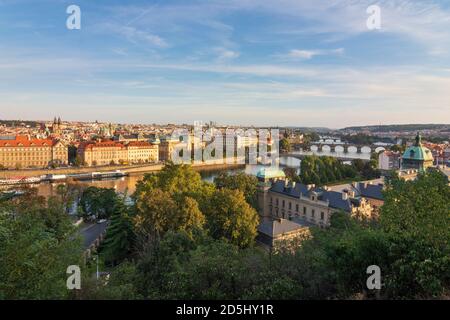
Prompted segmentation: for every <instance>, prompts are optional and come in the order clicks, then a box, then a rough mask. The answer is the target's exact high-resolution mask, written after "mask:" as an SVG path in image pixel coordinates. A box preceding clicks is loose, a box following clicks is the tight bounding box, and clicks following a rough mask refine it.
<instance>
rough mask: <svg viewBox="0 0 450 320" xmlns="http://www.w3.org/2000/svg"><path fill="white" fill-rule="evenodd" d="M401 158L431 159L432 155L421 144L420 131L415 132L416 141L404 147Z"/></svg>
mask: <svg viewBox="0 0 450 320" xmlns="http://www.w3.org/2000/svg"><path fill="white" fill-rule="evenodd" d="M402 158H403V159H405V160H419V161H428V160H431V161H433V155H432V154H431V151H430V149H428V148H426V147H424V146H423V145H422V137H421V136H420V133H417V136H416V143H415V144H414V145H412V146H411V147H409V148H407V149H406V151H405V153H403V157H402Z"/></svg>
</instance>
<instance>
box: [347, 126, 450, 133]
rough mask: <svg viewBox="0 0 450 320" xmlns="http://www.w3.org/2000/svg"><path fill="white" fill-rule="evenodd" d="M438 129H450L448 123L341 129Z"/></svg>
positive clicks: (380, 130)
mask: <svg viewBox="0 0 450 320" xmlns="http://www.w3.org/2000/svg"><path fill="white" fill-rule="evenodd" d="M439 129H450V124H397V125H396V124H393V125H382V126H364V127H348V128H344V129H341V130H342V131H346V130H353V131H358V130H359V131H363V130H369V131H376V132H390V131H406V132H416V131H423V130H439Z"/></svg>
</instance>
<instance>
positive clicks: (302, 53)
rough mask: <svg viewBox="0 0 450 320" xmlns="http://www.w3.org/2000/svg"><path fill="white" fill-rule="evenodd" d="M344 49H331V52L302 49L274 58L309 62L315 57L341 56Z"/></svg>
mask: <svg viewBox="0 0 450 320" xmlns="http://www.w3.org/2000/svg"><path fill="white" fill-rule="evenodd" d="M344 51H345V50H344V48H338V49H331V50H319V49H317V50H302V49H292V50H290V51H289V52H288V53H286V54H277V55H275V57H278V58H281V59H290V60H309V59H312V58H314V57H316V56H327V55H342V54H344Z"/></svg>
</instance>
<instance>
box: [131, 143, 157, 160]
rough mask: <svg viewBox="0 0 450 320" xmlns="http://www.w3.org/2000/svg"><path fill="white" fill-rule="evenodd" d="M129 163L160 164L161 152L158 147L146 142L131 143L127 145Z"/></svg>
mask: <svg viewBox="0 0 450 320" xmlns="http://www.w3.org/2000/svg"><path fill="white" fill-rule="evenodd" d="M126 148H127V152H128V157H127V161H128V162H129V163H142V162H158V159H159V150H158V146H157V145H153V144H150V143H148V142H144V141H131V142H129V143H128V144H127V145H126Z"/></svg>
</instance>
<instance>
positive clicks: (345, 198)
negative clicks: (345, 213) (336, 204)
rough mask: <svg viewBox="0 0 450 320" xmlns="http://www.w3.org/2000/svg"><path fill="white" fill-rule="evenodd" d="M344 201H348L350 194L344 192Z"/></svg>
mask: <svg viewBox="0 0 450 320" xmlns="http://www.w3.org/2000/svg"><path fill="white" fill-rule="evenodd" d="M342 200H348V193H347V192H342Z"/></svg>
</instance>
